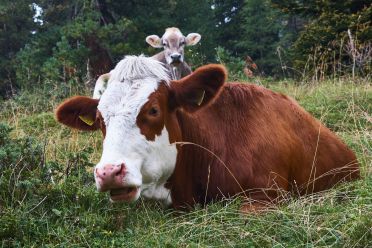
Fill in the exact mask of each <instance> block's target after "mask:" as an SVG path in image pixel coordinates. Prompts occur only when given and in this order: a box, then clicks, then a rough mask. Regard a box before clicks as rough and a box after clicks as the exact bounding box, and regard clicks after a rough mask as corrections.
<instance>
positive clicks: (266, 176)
mask: <svg viewBox="0 0 372 248" xmlns="http://www.w3.org/2000/svg"><path fill="white" fill-rule="evenodd" d="M225 77H226V75H225V71H224V69H223V68H221V67H216V66H214V65H211V66H204V67H202V68H201V69H198V70H197V71H196V72H195V73H193V74H192V75H190V76H188V77H186V78H184V79H182V80H179V81H174V82H172V84H171V88H170V89H169V90H168V91H169V92H167V90H166V87H165V86H164V87H161V88H160V89H159V90H158V91H157V92H156V94H155V93H154V94H153V95H152V96H151V97H150V100H149V102H156V101H158V102H157V104H159V102H161V103H162V104H164V103H166V102H167V105H168V107H167V106H166V105H163V106H161V105H162V104H160V109H161V110H162V111H165V113H162V115H163V117H162V118H165V119H163V120H164V121H163V123H165V126H166V128H167V130H168V132H169V134H170V137H171V138H170V139H171V140H170V141H171V142H175V141H176V142H181V143H180V144H181V145H179V146H178V156H177V163H176V168H175V171H174V173H173V175H172V177H171V178H170V179H169V181H168V184H167V185H168V187H169V188H170V190H171V196H172V201H173V206H174V207H175V208H185V207H186V208H187V207H190V206H193V205H194V204H195V203H201V204H205V203H208V202H210V201H212V200H218V199H222V198H224V197H229V196H234V195H237V194H241V193H242V192H243V191H244V193H243V195H245V196H246V197H249V198H251V199H254V200H255V201H258V202H260V201H261V202H262V201H266V202H273V201H275V200H277V198H278V196H279V193H278V192H279V191H280V190H284V191H290V192H294V193H296V194H298V193H299V194H301V195H302V194H306V193H312V192H318V191H322V190H325V189H328V188H330V187H332V186H333V185H335V184H337V183H339V182H341V181H349V180H352V179H356V178H359V166H358V162H357V159H356V157H355V155H354V153H353V152H352V151H351V150H350V149H349V148H348V147H347V146H346V145H345V144H344V143H343V142H342V141H341V140H340V139H339V138H338V137H337V136H336V135H335V134H334V133H332V132H331V131H330V130H329V129H327V128H326V127H325V126H324V125H322V124H321V123H320V122H319V121H317V120H316V119H315V118H314V117H312V116H311V115H310V114H309V113H307V112H306V111H305V110H304V109H303V108H301V107H300V106H299V105H298V104H297V103H296V102H295V101H294V100H293V99H291V98H289V97H287V96H285V95H282V94H279V93H274V92H272V91H270V90H268V89H265V88H263V87H260V86H256V85H250V84H240V83H228V84H225V85H223V86H222V87H221V85H222V84H220V82H221V81H222V82H223V81H224V79H225ZM199 89H204V90H206V92H210V93H206V97H205V100H204V101H205V102H204V103H203V104H202V105H201V106H200V107H199V106H196V105H195V104H192V103H190V102H188V101H187V99H188V98H190V96H191V95H192V93H190V92H192V91H195V90H199ZM212 89H213V90H212ZM216 95H217V97H216V98H215V102H213V96H216ZM191 99H192V97H191ZM208 102H211V103H210V104H208ZM203 105H204V106H203ZM179 107H182V108H179ZM196 110H198V111H196ZM140 116H141V114H140V115H139V117H140ZM159 126H161V127H162V125H159ZM148 129H149V130H150V129H151V128H148ZM141 130H142V129H141ZM160 130H161V129H160V128H159V129H158V130H157V131H156V132H154V133H153V134H152V135H155V134H156V133H159V132H160ZM182 142H186V143H185V144H183V145H182ZM205 148H206V149H208V150H209V151H211V152H212V153H210V152H209V151H207V150H206V149H205ZM261 204H262V203H261Z"/></svg>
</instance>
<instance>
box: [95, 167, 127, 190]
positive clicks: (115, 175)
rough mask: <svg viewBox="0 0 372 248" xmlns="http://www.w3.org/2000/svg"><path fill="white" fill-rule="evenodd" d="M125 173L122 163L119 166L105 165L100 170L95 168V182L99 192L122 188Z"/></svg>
mask: <svg viewBox="0 0 372 248" xmlns="http://www.w3.org/2000/svg"><path fill="white" fill-rule="evenodd" d="M125 173H126V170H125V165H124V163H122V164H120V165H112V164H106V165H104V166H103V167H102V168H96V173H95V174H96V182H97V183H98V185H99V186H100V187H99V191H102V192H104V191H108V190H110V189H115V188H121V187H123V179H124V176H125Z"/></svg>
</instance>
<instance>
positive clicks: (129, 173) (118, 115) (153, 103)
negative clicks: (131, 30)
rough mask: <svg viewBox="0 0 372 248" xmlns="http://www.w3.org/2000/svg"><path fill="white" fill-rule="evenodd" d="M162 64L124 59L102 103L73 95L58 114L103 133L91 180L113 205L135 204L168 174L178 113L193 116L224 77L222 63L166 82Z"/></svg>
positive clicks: (178, 137)
mask: <svg viewBox="0 0 372 248" xmlns="http://www.w3.org/2000/svg"><path fill="white" fill-rule="evenodd" d="M167 75H168V74H167V71H166V69H165V68H164V67H163V65H162V64H161V63H159V62H157V61H155V60H153V59H149V58H144V57H126V58H125V59H123V60H122V61H121V62H120V63H119V64H118V65H117V66H116V68H115V69H114V72H113V74H112V78H111V79H110V81H111V83H110V84H109V86H108V88H107V90H106V91H105V92H104V93H103V95H102V97H101V99H100V100H97V99H91V98H88V97H83V96H75V97H72V98H70V99H68V100H66V101H65V102H63V103H62V104H61V105H60V106H59V107H58V108H57V110H56V117H57V120H58V121H59V122H61V123H63V124H65V125H67V126H70V127H73V128H77V129H80V130H97V129H101V130H102V132H103V135H104V141H103V152H102V157H101V160H100V162H99V163H98V164H97V165H96V167H95V170H94V176H95V180H96V186H97V189H98V190H99V191H110V195H111V200H112V201H134V200H136V199H138V197H139V196H140V193H141V191H143V190H146V188H148V187H149V186H151V185H162V184H164V183H165V182H166V180H167V179H168V178H169V177H170V175H171V174H172V172H173V170H174V167H175V163H176V157H177V149H176V145H175V144H174V142H175V141H180V140H181V139H182V133H181V131H180V130H181V129H180V126H179V123H178V121H177V118H176V114H175V112H176V110H177V109H180V108H182V109H183V111H187V112H194V111H197V110H198V109H200V108H202V107H203V106H205V105H207V104H208V103H210V102H211V101H212V99H214V98H215V97H216V95H217V94H218V92H220V89H221V87H222V85H223V84H224V81H225V78H226V72H225V69H224V67H222V66H221V65H208V66H204V67H201V68H199V69H197V70H196V71H195V72H194V73H193V74H191V75H189V76H187V77H185V78H183V79H181V80H178V81H171V82H169V80H168V78H167V77H168V76H167Z"/></svg>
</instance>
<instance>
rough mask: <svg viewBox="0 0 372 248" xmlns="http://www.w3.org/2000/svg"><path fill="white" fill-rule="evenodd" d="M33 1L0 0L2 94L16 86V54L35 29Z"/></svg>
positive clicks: (0, 92)
mask: <svg viewBox="0 0 372 248" xmlns="http://www.w3.org/2000/svg"><path fill="white" fill-rule="evenodd" d="M32 2H33V1H31V0H30V1H29V0H14V1H7V0H1V1H0V96H5V95H7V94H9V93H10V92H11V89H12V88H14V87H16V82H15V70H14V65H15V60H14V58H15V56H16V53H17V52H18V51H19V49H20V48H22V47H23V46H25V44H26V43H27V42H29V40H30V37H31V36H32V31H33V30H34V29H35V26H36V24H35V22H34V20H33V16H34V15H35V9H34V8H33V6H32Z"/></svg>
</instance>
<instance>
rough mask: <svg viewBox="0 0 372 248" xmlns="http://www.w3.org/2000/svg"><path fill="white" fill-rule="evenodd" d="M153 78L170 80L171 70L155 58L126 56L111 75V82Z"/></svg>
mask: <svg viewBox="0 0 372 248" xmlns="http://www.w3.org/2000/svg"><path fill="white" fill-rule="evenodd" d="M145 78H153V79H156V80H158V81H165V82H167V83H168V82H169V80H170V78H169V72H168V69H167V68H166V67H165V65H164V64H163V63H161V62H159V61H157V60H155V59H152V58H148V57H145V56H143V55H140V56H125V57H124V59H122V60H121V61H120V62H119V63H118V64H117V65H116V66H115V69H114V70H113V72H112V75H111V77H110V82H112V81H116V82H124V81H133V80H138V79H145Z"/></svg>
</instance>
